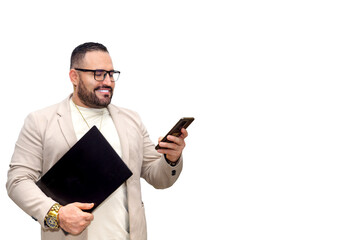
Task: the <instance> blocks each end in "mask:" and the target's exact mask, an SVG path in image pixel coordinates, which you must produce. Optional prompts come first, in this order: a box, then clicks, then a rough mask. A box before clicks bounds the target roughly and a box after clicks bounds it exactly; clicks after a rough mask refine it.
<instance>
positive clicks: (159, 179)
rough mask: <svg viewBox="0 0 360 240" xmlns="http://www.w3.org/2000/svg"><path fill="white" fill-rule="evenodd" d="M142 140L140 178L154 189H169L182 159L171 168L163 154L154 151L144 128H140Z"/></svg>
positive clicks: (181, 164) (181, 163)
mask: <svg viewBox="0 0 360 240" xmlns="http://www.w3.org/2000/svg"><path fill="white" fill-rule="evenodd" d="M140 129H141V133H142V138H143V151H144V152H143V156H144V158H143V163H142V170H141V177H142V178H144V179H145V180H146V181H147V182H148V183H149V184H151V185H152V186H153V187H154V188H157V189H164V188H168V187H171V186H172V185H173V184H174V183H175V182H176V180H177V179H178V178H179V175H180V173H181V171H182V168H183V157H182V156H181V157H180V159H179V162H178V163H177V165H176V166H171V165H170V164H168V163H167V161H166V160H165V157H164V155H163V154H160V153H158V152H157V151H156V150H155V145H154V143H153V142H152V141H151V140H150V137H149V134H148V132H147V130H146V128H145V126H144V125H143V124H142V123H141V126H140Z"/></svg>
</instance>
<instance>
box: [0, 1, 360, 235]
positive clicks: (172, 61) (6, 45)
mask: <svg viewBox="0 0 360 240" xmlns="http://www.w3.org/2000/svg"><path fill="white" fill-rule="evenodd" d="M4 2H5V1H3V2H2V3H1V6H0V9H1V10H0V11H1V14H0V25H1V39H0V43H1V44H0V47H1V51H0V67H1V75H0V76H1V88H2V90H1V94H0V96H1V112H2V113H1V117H0V121H1V122H0V123H1V124H0V126H1V129H2V130H1V134H0V136H1V138H0V139H1V156H2V159H1V162H0V163H1V167H0V186H1V187H0V213H1V214H0V221H1V222H0V226H1V229H2V230H1V235H2V236H7V237H6V238H7V239H39V238H40V227H39V224H38V223H37V222H35V221H34V220H32V219H31V218H30V217H29V216H28V215H26V214H25V213H24V212H23V211H22V210H20V208H18V207H17V206H16V205H15V204H14V203H13V202H12V201H11V200H10V199H9V198H8V196H7V193H6V189H5V182H6V178H7V177H6V173H7V169H8V164H9V162H10V159H11V156H12V153H13V150H14V144H15V142H16V139H17V137H18V134H19V132H20V129H21V127H22V124H23V121H24V118H25V117H26V115H27V114H28V113H30V112H32V111H34V110H37V109H40V108H43V107H45V106H48V105H51V104H54V103H58V102H60V101H61V100H63V99H64V98H65V97H67V96H68V94H69V93H71V91H72V88H71V84H70V81H69V78H68V71H69V63H70V54H71V51H72V50H73V49H74V48H75V47H76V46H77V45H79V44H81V43H83V42H86V41H97V42H101V43H103V44H104V45H105V46H107V47H108V49H109V51H110V54H111V56H112V59H113V62H114V66H115V67H116V68H117V69H119V70H120V71H121V72H122V73H121V76H120V80H119V81H118V82H117V85H116V90H115V97H114V98H113V103H114V104H116V105H120V106H123V107H126V108H130V109H133V110H135V111H137V112H138V113H139V114H140V115H141V116H142V119H143V121H144V123H145V125H146V126H147V128H148V131H149V133H150V135H151V138H152V139H153V141H157V138H158V137H159V136H162V135H164V134H165V133H166V132H167V131H168V130H169V128H170V127H171V126H172V125H173V124H174V123H175V122H176V121H177V120H178V119H179V118H180V117H184V116H194V117H195V118H196V120H195V122H194V123H193V124H192V125H191V126H190V127H189V129H188V130H189V137H188V139H187V147H186V149H185V152H184V157H185V162H184V170H183V173H182V175H181V177H180V179H179V180H178V182H177V183H176V184H175V185H174V186H173V187H172V188H170V189H167V190H155V189H154V188H152V187H151V186H149V185H147V183H146V182H142V183H143V200H144V203H145V208H146V214H147V220H148V236H149V239H155V240H161V239H166V240H167V239H172V240H175V239H244V240H251V239H277V240H279V239H286V240H288V239H292V240H293V239H316V240H318V239H347V240H349V239H359V238H360V231H359V224H360V205H359V202H360V193H359V184H360V174H359V170H360V169H359V168H360V164H359V155H360V154H359V143H360V124H359V123H360V113H359V100H360V97H359V96H360V95H359V87H360V83H359V72H360V71H359V66H360V60H359V59H360V44H359V43H360V34H359V23H360V14H359V10H360V8H359V6H358V4H357V1H347V0H342V1H337V0H334V1H325V0H324V1H321V0H311V1H308V0H305V1H304V0H303V1H285V0H284V1H279V0H275V1H264V0H252V1H229V0H228V1H226V0H223V1H211V0H210V1H199V0H192V1H190V0H183V1H169V0H168V1H158V0H154V1H108V0H103V1H57V2H53V1H39V0H34V1H25V0H22V1H8V3H6V4H5V3H4Z"/></svg>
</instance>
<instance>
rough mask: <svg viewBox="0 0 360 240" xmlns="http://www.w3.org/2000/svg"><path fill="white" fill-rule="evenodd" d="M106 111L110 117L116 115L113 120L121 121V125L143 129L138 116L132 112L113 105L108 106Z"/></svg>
mask: <svg viewBox="0 0 360 240" xmlns="http://www.w3.org/2000/svg"><path fill="white" fill-rule="evenodd" d="M108 110H109V112H110V115H112V116H113V117H114V116H115V115H116V117H115V118H117V119H118V120H121V121H122V122H123V123H125V124H127V125H133V126H134V125H135V126H137V127H139V128H142V127H143V123H142V120H141V117H140V115H139V114H138V113H137V112H135V111H133V110H130V109H127V108H124V107H119V106H116V105H113V104H110V105H109V106H108Z"/></svg>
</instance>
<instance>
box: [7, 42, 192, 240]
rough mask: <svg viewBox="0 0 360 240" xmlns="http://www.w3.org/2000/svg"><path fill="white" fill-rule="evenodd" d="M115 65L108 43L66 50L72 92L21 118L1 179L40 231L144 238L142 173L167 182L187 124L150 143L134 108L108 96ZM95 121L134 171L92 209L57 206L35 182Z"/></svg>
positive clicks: (55, 235)
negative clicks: (119, 104)
mask: <svg viewBox="0 0 360 240" xmlns="http://www.w3.org/2000/svg"><path fill="white" fill-rule="evenodd" d="M119 74H120V72H118V71H115V70H114V68H113V64H112V60H111V57H110V55H109V53H108V50H107V49H106V47H105V46H103V45H101V44H99V43H84V44H82V45H80V46H78V47H77V48H75V49H74V51H73V53H72V55H71V66H70V73H69V76H70V80H71V82H72V84H73V87H74V92H73V94H71V95H70V96H69V97H68V98H66V99H65V100H64V101H62V102H61V103H59V104H56V105H53V106H50V107H47V108H45V109H43V110H40V111H37V112H33V113H31V114H29V116H28V117H27V118H26V120H25V123H24V126H23V128H22V130H21V132H20V135H19V138H18V141H17V142H16V146H15V151H14V154H13V157H12V160H11V163H10V169H9V171H8V181H7V184H6V187H7V191H8V194H9V196H10V198H11V199H12V200H13V201H14V202H15V203H16V204H17V205H18V206H19V207H20V208H22V209H23V210H24V211H25V212H26V213H27V214H29V215H30V216H32V217H33V218H34V219H35V220H37V221H38V222H39V223H40V224H41V226H42V231H41V236H42V239H45V240H47V239H49V240H56V239H76V240H78V239H84V240H85V239H86V240H93V239H131V240H138V239H139V240H140V239H141V240H142V239H146V222H145V213H144V207H143V203H142V200H141V192H140V177H142V178H144V179H145V180H146V181H147V182H148V183H150V184H151V185H153V186H154V187H155V188H167V187H170V186H171V185H172V184H174V182H175V181H176V180H177V178H178V177H179V174H180V172H181V170H182V151H183V149H184V147H185V142H184V139H185V138H186V137H187V135H188V134H187V131H186V130H185V129H182V135H181V136H180V137H174V136H169V137H168V139H169V140H170V141H171V143H165V142H164V143H163V142H161V143H160V146H162V147H164V149H159V150H157V151H156V150H155V147H154V144H153V143H152V142H151V141H150V139H149V135H148V133H147V131H146V129H145V127H144V125H143V124H142V122H141V120H140V118H139V116H138V115H137V114H136V113H134V112H132V111H130V110H127V109H123V108H120V107H117V106H114V105H112V104H110V102H111V98H112V96H113V93H114V88H115V81H116V80H117V78H118V77H119ZM94 125H96V126H97V127H98V129H99V130H100V132H101V133H102V134H103V135H104V137H105V138H106V139H107V140H108V141H109V143H110V144H111V146H112V147H113V148H114V150H115V151H116V152H117V153H118V154H119V155H120V156H121V158H122V159H123V160H124V162H125V163H126V164H127V166H128V167H129V168H130V170H131V171H132V173H133V175H132V176H131V177H130V178H129V179H128V180H127V181H126V183H124V184H122V185H121V187H119V188H118V189H117V190H116V191H115V192H114V193H113V194H112V195H110V196H109V197H108V198H107V199H106V200H105V201H104V202H103V203H102V204H101V205H100V206H99V207H98V208H96V209H95V210H94V211H93V212H92V214H91V213H88V212H85V211H83V210H88V209H91V208H92V207H93V203H71V204H68V205H66V206H60V205H59V204H57V203H56V202H55V201H54V200H53V199H51V198H48V197H47V196H46V195H45V194H44V193H43V192H42V191H41V190H40V189H39V188H38V187H37V185H36V184H35V182H36V181H37V180H38V179H39V178H40V177H41V176H43V175H44V174H45V173H46V172H47V171H48V170H49V169H50V168H51V167H52V166H53V165H54V164H55V163H56V162H57V161H58V160H59V159H60V158H61V157H62V156H63V155H64V154H65V153H66V152H67V151H68V150H69V149H70V148H71V147H72V146H73V145H74V144H75V143H76V142H77V140H79V139H80V138H81V137H82V136H83V135H84V134H85V133H86V132H87V131H88V130H89V129H90V128H91V127H92V126H94Z"/></svg>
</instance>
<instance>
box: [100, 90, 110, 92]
mask: <svg viewBox="0 0 360 240" xmlns="http://www.w3.org/2000/svg"><path fill="white" fill-rule="evenodd" d="M98 91H99V92H104V93H107V92H109V90H98Z"/></svg>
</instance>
